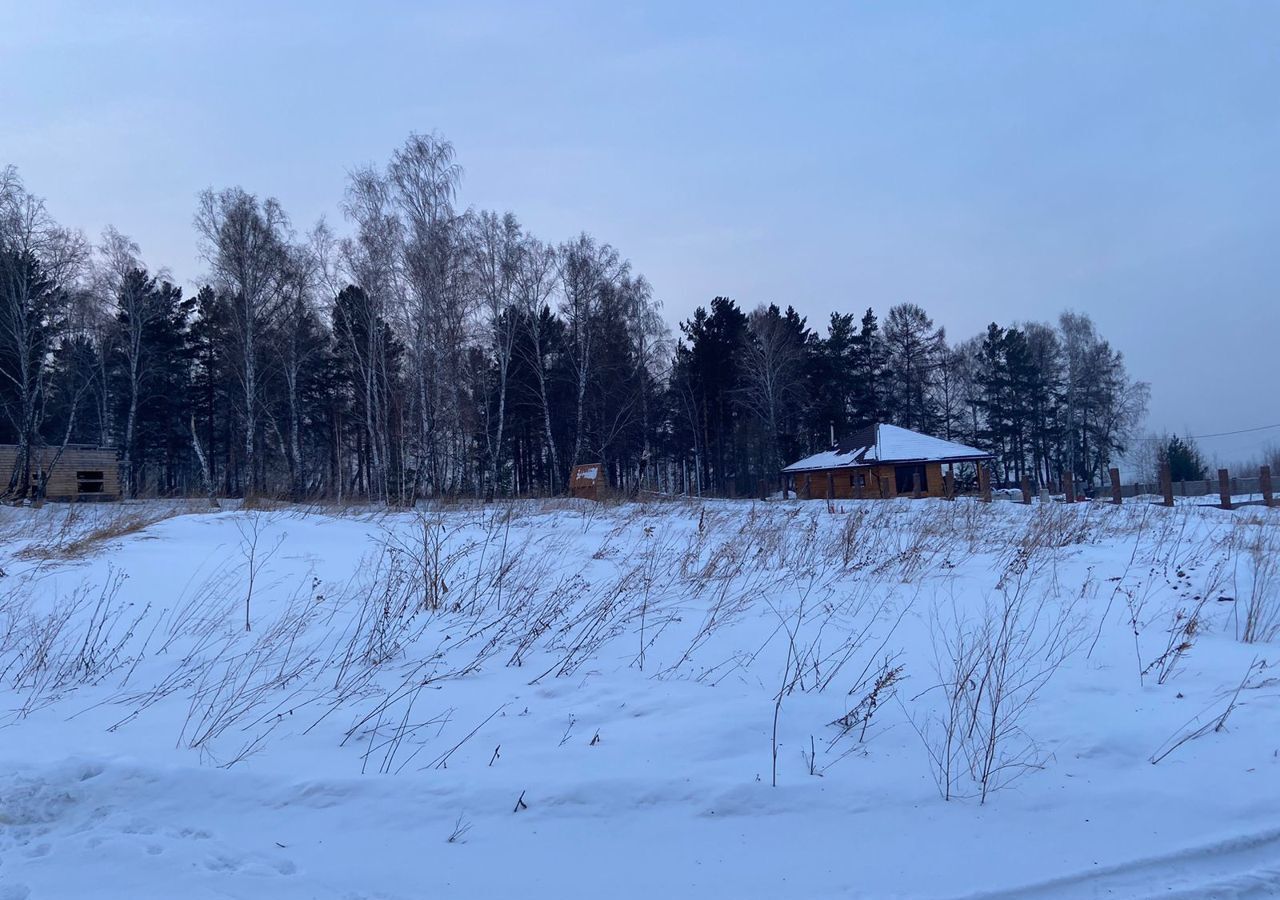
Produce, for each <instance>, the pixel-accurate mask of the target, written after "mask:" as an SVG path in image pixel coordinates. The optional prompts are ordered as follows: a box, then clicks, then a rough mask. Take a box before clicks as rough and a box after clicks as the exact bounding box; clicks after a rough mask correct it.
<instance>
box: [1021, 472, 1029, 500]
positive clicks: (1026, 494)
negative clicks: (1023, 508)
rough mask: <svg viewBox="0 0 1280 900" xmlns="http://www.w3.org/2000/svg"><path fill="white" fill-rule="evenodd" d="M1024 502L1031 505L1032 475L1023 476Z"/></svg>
mask: <svg viewBox="0 0 1280 900" xmlns="http://www.w3.org/2000/svg"><path fill="white" fill-rule="evenodd" d="M1021 487H1022V502H1023V503H1024V504H1026V505H1027V506H1030V505H1031V476H1029V475H1023V476H1022V485H1021Z"/></svg>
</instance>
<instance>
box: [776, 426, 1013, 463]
mask: <svg viewBox="0 0 1280 900" xmlns="http://www.w3.org/2000/svg"><path fill="white" fill-rule="evenodd" d="M872 428H874V429H875V431H874V434H875V436H876V437H875V441H874V442H870V441H869V442H868V443H867V445H866V446H856V447H847V448H846V447H845V446H844V445H841V447H840V448H839V449H837V450H826V451H823V452H821V453H815V454H813V455H812V456H806V457H805V458H804V459H802V460H799V461H798V462H794V463H792V464H791V465H789V466H787V467H786V468H785V469H783V470H782V471H784V472H806V471H812V470H815V469H839V468H845V467H848V466H864V465H869V464H871V463H875V462H936V461H939V460H951V461H953V462H959V461H962V460H973V461H976V460H983V459H990V458H991V454H989V453H985V452H983V451H982V450H978V449H976V448H974V447H969V446H966V445H964V444H959V443H956V442H955V441H945V440H943V439H942V438H936V437H931V436H929V435H927V434H920V433H919V432H916V431H911V430H910V429H907V428H899V427H898V426H897V425H875V426H872ZM870 432H871V429H864V430H863V431H862V432H859V434H864V433H870Z"/></svg>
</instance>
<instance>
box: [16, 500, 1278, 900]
mask: <svg viewBox="0 0 1280 900" xmlns="http://www.w3.org/2000/svg"><path fill="white" fill-rule="evenodd" d="M1278 522H1280V511H1277V510H1265V509H1261V508H1258V507H1246V508H1242V509H1237V510H1234V511H1229V512H1228V511H1222V510H1216V509H1211V508H1206V507H1203V506H1199V505H1196V504H1195V503H1187V504H1185V505H1180V506H1178V507H1176V508H1174V509H1164V508H1161V507H1157V506H1154V505H1151V504H1148V503H1143V502H1127V503H1126V504H1125V505H1124V506H1123V507H1121V508H1118V509H1117V508H1114V507H1110V506H1104V505H1101V504H1078V505H1076V506H1072V507H1068V506H1065V505H1063V504H1056V503H1055V504H1045V505H1040V504H1036V505H1034V506H1031V507H1022V506H1017V505H1014V504H1011V503H993V504H989V505H983V504H980V503H975V502H968V501H957V502H954V503H946V502H942V501H915V502H912V501H906V500H903V501H889V502H883V501H871V502H866V503H842V504H837V505H836V506H835V507H829V506H828V505H827V504H826V503H825V502H810V503H797V502H786V503H770V504H759V503H750V502H707V503H702V504H693V503H655V504H649V505H620V506H597V505H593V504H581V505H578V504H574V503H570V502H554V503H530V504H515V505H496V506H488V507H480V506H453V507H446V508H442V509H438V510H436V509H433V510H420V511H417V512H396V513H373V512H369V511H359V510H355V511H352V510H346V511H338V510H328V511H326V510H310V511H302V510H296V509H280V510H271V511H233V510H229V509H227V510H223V511H220V512H209V511H206V510H203V509H200V508H199V507H187V506H181V505H173V504H161V503H139V504H126V505H114V506H100V507H72V508H68V507H65V506H47V507H45V508H43V509H40V510H30V509H4V510H2V511H0V541H3V543H2V544H0V547H2V548H3V549H2V550H0V569H3V571H4V576H3V577H2V578H0V715H2V719H0V761H2V762H3V766H2V767H0V900H15V898H26V897H30V898H35V900H47V898H63V897H120V898H125V897H127V898H142V897H165V898H168V897H181V898H192V900H194V898H205V897H270V898H304V897H305V898H312V897H316V898H374V897H380V898H420V897H521V898H542V897H556V898H561V897H586V896H591V897H645V898H653V897H672V896H677V897H683V896H690V897H693V896H696V897H721V896H723V897H784V898H785V897H797V898H800V897H803V898H810V897H859V896H864V897H896V896H900V897H975V896H988V897H989V896H1008V897H1024V896H1025V897H1041V898H1058V897H1093V896H1098V897H1139V896H1147V895H1159V896H1164V897H1168V896H1186V897H1192V896H1194V897H1202V896H1211V897H1267V896H1274V895H1276V894H1278V893H1280V669H1278V668H1277V664H1280V636H1277V634H1276V630H1277V628H1280V571H1278V570H1277V560H1278V558H1280V557H1278V552H1280V534H1278V533H1277V532H1280V529H1277V527H1276V526H1277V523H1278ZM246 617H247V624H248V626H249V627H248V629H246ZM1135 623H1136V625H1135ZM1246 638H1250V639H1252V640H1246ZM1153 759H1155V760H1158V761H1157V762H1155V763H1153ZM775 781H776V784H775ZM984 786H985V787H986V793H985V798H984V790H983V789H984ZM944 795H949V796H950V797H951V799H950V800H949V801H948V800H945V799H944Z"/></svg>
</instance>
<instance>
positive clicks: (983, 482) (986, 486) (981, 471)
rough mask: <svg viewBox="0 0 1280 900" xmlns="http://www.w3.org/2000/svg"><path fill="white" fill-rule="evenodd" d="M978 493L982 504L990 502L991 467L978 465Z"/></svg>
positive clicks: (982, 464)
mask: <svg viewBox="0 0 1280 900" xmlns="http://www.w3.org/2000/svg"><path fill="white" fill-rule="evenodd" d="M978 493H979V494H980V495H981V499H982V502H983V503H990V502H991V467H990V466H988V465H987V464H986V463H979V464H978Z"/></svg>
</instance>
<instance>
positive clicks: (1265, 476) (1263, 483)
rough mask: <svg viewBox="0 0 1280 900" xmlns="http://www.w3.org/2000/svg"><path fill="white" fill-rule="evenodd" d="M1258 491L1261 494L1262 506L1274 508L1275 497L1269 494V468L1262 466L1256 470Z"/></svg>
mask: <svg viewBox="0 0 1280 900" xmlns="http://www.w3.org/2000/svg"><path fill="white" fill-rule="evenodd" d="M1258 490H1259V491H1260V492H1261V494H1262V505H1263V506H1275V505H1276V501H1275V497H1274V496H1272V493H1271V467H1270V466H1263V467H1262V468H1261V469H1259V470H1258Z"/></svg>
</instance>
